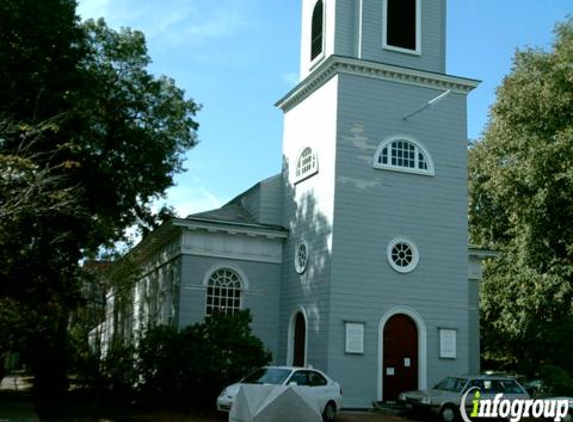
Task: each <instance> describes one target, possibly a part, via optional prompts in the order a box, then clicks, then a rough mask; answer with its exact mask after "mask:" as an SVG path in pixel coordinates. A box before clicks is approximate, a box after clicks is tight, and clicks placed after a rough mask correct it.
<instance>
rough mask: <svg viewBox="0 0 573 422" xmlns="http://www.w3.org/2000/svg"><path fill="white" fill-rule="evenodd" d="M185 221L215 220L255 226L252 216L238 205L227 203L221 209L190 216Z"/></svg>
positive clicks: (255, 222)
mask: <svg viewBox="0 0 573 422" xmlns="http://www.w3.org/2000/svg"><path fill="white" fill-rule="evenodd" d="M186 219H190V220H195V219H203V220H217V221H233V222H236V223H247V224H257V221H256V220H255V219H254V218H253V216H252V215H251V214H250V213H249V211H247V210H246V209H245V207H243V206H241V205H240V204H238V203H228V204H226V205H223V206H222V207H221V208H219V209H216V210H211V211H205V212H200V213H197V214H191V215H188V216H187V217H186Z"/></svg>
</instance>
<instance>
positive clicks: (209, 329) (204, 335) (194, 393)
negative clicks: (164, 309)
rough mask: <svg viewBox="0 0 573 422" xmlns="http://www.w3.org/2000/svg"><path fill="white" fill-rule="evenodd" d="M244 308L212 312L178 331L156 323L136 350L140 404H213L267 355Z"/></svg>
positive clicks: (264, 359) (198, 405)
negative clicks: (228, 314)
mask: <svg viewBox="0 0 573 422" xmlns="http://www.w3.org/2000/svg"><path fill="white" fill-rule="evenodd" d="M251 321H252V318H251V314H250V312H249V311H248V310H245V311H241V312H238V313H237V314H235V315H233V316H227V315H223V314H216V315H213V316H210V317H208V318H206V320H205V321H204V322H202V323H198V324H194V325H191V326H189V327H187V328H185V329H183V330H182V331H179V332H178V331H177V330H176V329H175V328H171V327H156V328H153V329H151V330H149V331H148V332H147V334H146V335H145V337H144V338H143V339H142V340H141V342H140V344H139V347H138V349H137V355H138V358H137V362H136V372H137V374H138V380H139V392H140V394H141V398H142V400H143V401H144V402H146V403H150V402H152V401H153V402H158V403H162V404H167V405H170V406H182V405H183V406H190V407H193V408H201V407H212V406H213V403H214V401H215V398H216V397H217V394H218V393H219V392H220V391H221V390H222V389H223V388H224V387H225V386H227V385H228V384H231V383H232V382H235V381H237V380H239V379H240V378H241V377H242V376H244V375H246V374H247V373H248V372H250V371H252V370H253V369H255V368H257V367H259V366H263V365H266V364H268V363H269V362H270V360H271V354H270V353H269V352H268V351H267V350H266V349H265V347H264V345H263V343H262V342H261V340H259V339H258V338H257V337H255V336H254V335H253V334H252V331H251V328H250V323H251Z"/></svg>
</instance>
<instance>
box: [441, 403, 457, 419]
mask: <svg viewBox="0 0 573 422" xmlns="http://www.w3.org/2000/svg"><path fill="white" fill-rule="evenodd" d="M457 416H458V414H457V412H456V408H455V407H454V406H452V405H451V404H446V405H445V406H444V407H442V410H440V419H441V421H442V422H454V421H455V420H456V417H457Z"/></svg>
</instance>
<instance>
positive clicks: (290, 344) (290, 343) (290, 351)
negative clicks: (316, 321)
mask: <svg viewBox="0 0 573 422" xmlns="http://www.w3.org/2000/svg"><path fill="white" fill-rule="evenodd" d="M299 313H301V314H302V317H303V318H304V365H306V362H307V351H308V314H307V313H306V310H305V309H304V307H303V306H302V305H301V306H299V307H298V308H296V309H295V310H294V311H293V312H292V314H291V316H290V320H289V324H288V333H287V336H288V338H287V365H290V366H292V364H293V361H294V330H295V323H296V316H297V315H298V314H299Z"/></svg>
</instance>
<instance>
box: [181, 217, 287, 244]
mask: <svg viewBox="0 0 573 422" xmlns="http://www.w3.org/2000/svg"><path fill="white" fill-rule="evenodd" d="M173 225H174V226H177V227H182V228H185V229H187V230H201V231H207V232H211V233H216V232H223V233H227V234H232V235H236V234H240V235H247V236H251V237H256V236H262V237H266V238H268V239H285V238H287V237H288V231H287V230H286V229H281V228H274V227H273V228H270V227H269V228H267V227H263V226H259V225H253V224H243V223H235V222H231V221H213V220H208V219H198V218H197V219H190V218H187V219H174V220H173Z"/></svg>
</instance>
